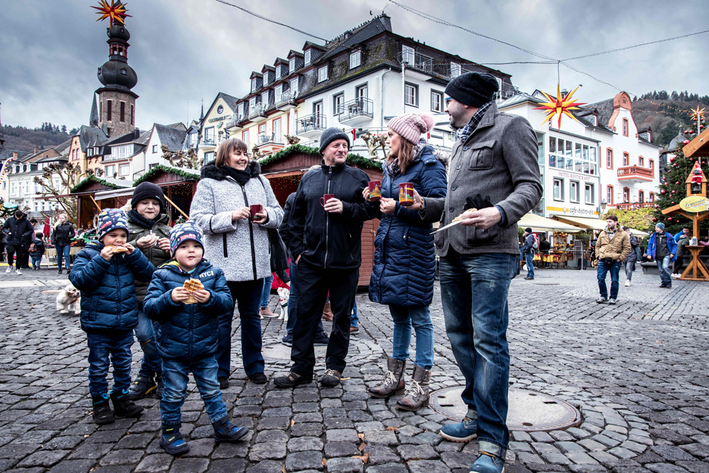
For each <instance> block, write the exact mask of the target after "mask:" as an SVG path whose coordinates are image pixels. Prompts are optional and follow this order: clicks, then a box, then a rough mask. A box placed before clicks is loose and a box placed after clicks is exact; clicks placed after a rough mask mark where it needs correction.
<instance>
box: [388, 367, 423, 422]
mask: <svg viewBox="0 0 709 473" xmlns="http://www.w3.org/2000/svg"><path fill="white" fill-rule="evenodd" d="M430 383H431V370H426V369H423V368H421V367H420V366H419V365H414V374H413V376H412V380H411V384H410V385H409V388H408V389H407V390H406V395H404V397H403V398H401V399H399V400H398V401H396V407H397V408H398V409H402V410H405V411H417V410H419V409H421V407H423V406H428V394H429V392H428V390H429V384H430Z"/></svg>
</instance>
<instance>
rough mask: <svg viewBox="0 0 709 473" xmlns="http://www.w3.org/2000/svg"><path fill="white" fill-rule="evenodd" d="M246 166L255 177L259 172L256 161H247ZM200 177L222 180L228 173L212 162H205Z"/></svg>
mask: <svg viewBox="0 0 709 473" xmlns="http://www.w3.org/2000/svg"><path fill="white" fill-rule="evenodd" d="M248 168H249V170H250V171H251V177H256V176H258V175H259V174H261V165H260V164H259V163H258V161H249V166H248ZM200 177H201V178H202V179H204V178H209V179H214V180H216V181H223V180H225V179H226V178H227V177H229V175H228V174H227V173H226V172H225V171H224V169H222V168H221V167H217V166H215V165H214V164H207V165H206V166H204V167H202V171H201V172H200Z"/></svg>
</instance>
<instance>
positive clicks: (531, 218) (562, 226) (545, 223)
mask: <svg viewBox="0 0 709 473" xmlns="http://www.w3.org/2000/svg"><path fill="white" fill-rule="evenodd" d="M517 226H518V227H520V228H527V227H531V228H532V230H533V231H535V232H549V231H551V232H566V233H578V232H582V231H583V229H581V228H578V227H574V226H573V225H569V224H566V223H562V222H559V221H557V220H552V219H550V218H544V217H541V216H539V215H536V214H526V215H524V216H523V217H522V218H521V219H520V220H519V222H517Z"/></svg>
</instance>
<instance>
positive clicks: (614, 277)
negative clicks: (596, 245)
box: [596, 260, 620, 299]
mask: <svg viewBox="0 0 709 473" xmlns="http://www.w3.org/2000/svg"><path fill="white" fill-rule="evenodd" d="M608 271H610V272H611V299H617V298H618V277H619V275H620V261H613V263H612V264H610V265H608V264H606V263H604V262H603V260H598V270H597V271H596V277H597V278H598V289H599V290H600V291H601V297H602V298H604V299H607V298H608V287H607V286H606V274H607V273H608Z"/></svg>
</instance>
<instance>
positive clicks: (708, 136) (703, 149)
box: [682, 128, 709, 158]
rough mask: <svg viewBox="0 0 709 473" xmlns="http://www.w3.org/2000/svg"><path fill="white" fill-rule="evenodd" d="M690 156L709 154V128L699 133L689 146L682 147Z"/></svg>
mask: <svg viewBox="0 0 709 473" xmlns="http://www.w3.org/2000/svg"><path fill="white" fill-rule="evenodd" d="M682 151H684V155H685V156H686V157H688V158H696V157H703V156H709V128H705V129H704V131H703V132H701V133H700V134H699V135H697V136H696V137H695V138H694V139H693V140H692V141H691V142H690V143H689V144H688V145H687V146H685V147H684V148H682Z"/></svg>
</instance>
